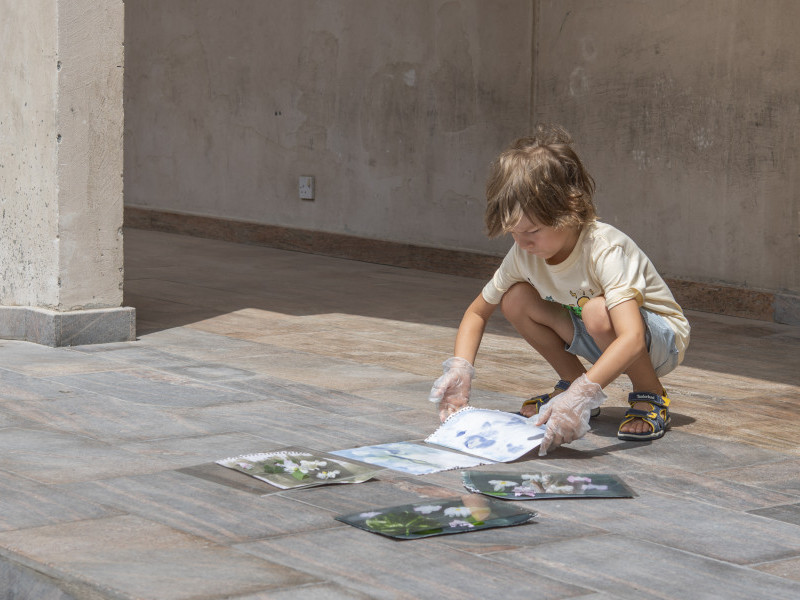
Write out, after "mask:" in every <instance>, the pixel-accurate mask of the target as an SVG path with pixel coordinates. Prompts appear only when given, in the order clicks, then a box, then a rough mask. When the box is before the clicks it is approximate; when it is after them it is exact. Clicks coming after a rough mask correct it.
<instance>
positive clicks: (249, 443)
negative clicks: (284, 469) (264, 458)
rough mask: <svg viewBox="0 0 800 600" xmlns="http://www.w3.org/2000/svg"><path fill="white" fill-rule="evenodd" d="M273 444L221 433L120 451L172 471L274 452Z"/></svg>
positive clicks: (132, 444) (130, 444)
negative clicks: (164, 463) (161, 463)
mask: <svg viewBox="0 0 800 600" xmlns="http://www.w3.org/2000/svg"><path fill="white" fill-rule="evenodd" d="M274 446H275V444H272V443H270V442H267V441H265V440H264V439H263V438H260V437H258V436H255V435H252V434H250V433H239V432H233V433H220V434H216V435H198V436H191V437H176V438H161V439H158V440H152V441H144V442H140V441H134V442H128V443H123V444H120V445H119V446H118V447H119V448H120V449H121V450H125V451H127V452H132V453H134V454H138V455H140V456H145V457H151V458H158V459H160V460H164V461H169V463H170V465H171V467H173V468H177V467H192V466H195V465H199V464H202V463H213V462H214V461H217V460H221V459H223V458H228V457H230V456H239V455H241V454H255V453H257V452H266V451H268V450H274V449H275V447H274Z"/></svg>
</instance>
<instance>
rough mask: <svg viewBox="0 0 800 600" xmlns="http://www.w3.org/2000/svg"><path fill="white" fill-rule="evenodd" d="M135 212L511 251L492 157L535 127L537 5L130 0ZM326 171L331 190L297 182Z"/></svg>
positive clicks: (130, 186) (129, 186) (322, 181)
mask: <svg viewBox="0 0 800 600" xmlns="http://www.w3.org/2000/svg"><path fill="white" fill-rule="evenodd" d="M125 8H126V35H125V37H126V124H125V196H126V203H127V204H129V205H131V206H139V207H149V208H157V209H161V210H173V211H183V212H188V213H192V214H200V215H210V216H217V217H225V218H230V219H239V220H247V221H254V222H258V223H266V224H271V225H279V226H287V227H297V228H305V229H312V230H319V231H328V232H336V233H345V234H352V235H356V236H362V237H366V238H374V239H383V240H394V241H399V242H406V243H414V244H422V245H429V246H438V247H444V248H456V249H477V250H482V251H489V252H500V251H502V249H504V248H506V247H507V244H505V243H502V242H500V243H490V242H489V241H487V240H486V239H485V236H484V235H483V225H482V221H481V215H482V210H483V189H484V182H485V176H486V172H487V167H488V164H489V162H490V161H491V159H492V158H493V157H494V155H495V154H496V153H497V152H498V151H499V150H500V148H502V147H503V146H504V145H506V144H507V143H508V142H509V141H510V140H511V139H512V138H514V137H516V136H517V135H518V134H519V133H520V132H524V131H525V130H527V128H528V127H529V120H530V93H531V88H530V81H531V52H530V49H531V32H532V27H531V18H532V4H531V2H530V1H529V0H504V1H500V0H493V1H492V2H485V1H484V0H471V1H457V2H454V1H450V2H448V1H440V0H403V1H402V2H398V1H397V0H337V1H335V2H331V1H330V0H319V1H314V0H238V1H235V2H231V1H224V0H170V1H169V2H163V1H161V0H127V1H126V2H125ZM300 175H313V176H315V177H316V200H315V201H313V202H307V201H306V202H304V201H301V200H300V199H299V198H298V192H297V183H298V181H297V180H298V176H300Z"/></svg>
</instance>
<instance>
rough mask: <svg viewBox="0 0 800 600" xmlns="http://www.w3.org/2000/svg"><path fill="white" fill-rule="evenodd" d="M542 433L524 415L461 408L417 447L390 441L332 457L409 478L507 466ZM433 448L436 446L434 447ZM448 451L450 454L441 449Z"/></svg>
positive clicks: (539, 441) (542, 436)
mask: <svg viewBox="0 0 800 600" xmlns="http://www.w3.org/2000/svg"><path fill="white" fill-rule="evenodd" d="M543 438H544V428H542V427H537V426H536V425H534V424H533V421H532V420H531V419H526V418H525V417H523V416H520V415H517V414H513V413H507V412H502V411H499V410H488V409H483V408H472V407H467V408H463V409H461V410H460V411H458V412H456V413H454V414H452V415H450V416H449V417H448V418H447V420H445V422H444V423H442V424H441V425H440V426H439V428H438V429H437V430H436V431H434V432H433V433H432V434H431V435H430V436H428V437H427V438H426V439H425V444H419V443H416V442H392V443H388V444H377V445H374V446H362V447H360V448H350V449H347V450H337V451H335V452H332V454H335V455H337V456H343V457H345V458H351V459H354V460H359V461H362V462H366V463H370V464H375V465H380V466H382V467H386V468H388V469H393V470H396V471H402V472H403V473H409V474H412V475H425V474H428V473H436V472H438V471H446V470H449V469H465V468H469V467H475V466H478V465H486V464H491V463H494V462H508V461H512V460H515V459H517V458H519V457H520V456H522V455H524V454H526V453H528V452H530V451H531V450H533V449H534V448H536V447H537V446H538V445H539V444H541V442H542V439H543ZM436 446H438V447H436ZM442 447H444V448H450V449H451V450H456V451H457V452H452V451H451V450H444V449H443V448H442Z"/></svg>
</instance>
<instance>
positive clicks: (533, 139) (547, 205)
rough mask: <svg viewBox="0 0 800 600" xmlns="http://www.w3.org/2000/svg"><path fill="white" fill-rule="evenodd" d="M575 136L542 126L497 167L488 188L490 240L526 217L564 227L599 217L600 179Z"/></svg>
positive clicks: (503, 156) (499, 159)
mask: <svg viewBox="0 0 800 600" xmlns="http://www.w3.org/2000/svg"><path fill="white" fill-rule="evenodd" d="M571 144H572V138H571V137H570V135H569V134H568V133H567V132H566V131H565V130H564V129H562V128H561V127H559V126H557V125H538V126H537V127H536V131H535V132H534V134H533V135H531V136H528V137H524V138H520V139H518V140H517V141H516V142H514V143H513V144H512V145H511V146H510V147H509V148H508V149H507V150H505V151H503V152H502V153H501V154H500V156H498V157H497V159H496V160H495V161H494V163H492V168H491V172H490V175H489V180H488V182H487V184H486V202H487V204H486V214H485V216H484V219H485V221H486V227H487V229H488V234H489V237H497V236H498V235H500V234H503V233H506V232H508V231H509V230H510V229H512V228H513V227H514V226H515V225H516V224H517V223H519V220H520V219H521V218H522V216H523V215H525V216H527V217H528V218H529V219H532V220H535V221H537V222H539V223H540V224H542V225H546V226H551V227H555V228H556V229H560V228H563V227H581V226H583V225H585V224H586V223H588V222H590V221H593V220H595V219H596V218H597V213H596V211H595V208H594V201H593V200H592V194H593V193H594V179H592V177H591V175H589V173H588V172H587V171H586V169H585V168H584V166H583V163H581V160H580V159H579V158H578V155H577V154H575V151H574V150H573V149H572V146H571Z"/></svg>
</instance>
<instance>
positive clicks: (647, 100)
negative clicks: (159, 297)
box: [125, 0, 800, 322]
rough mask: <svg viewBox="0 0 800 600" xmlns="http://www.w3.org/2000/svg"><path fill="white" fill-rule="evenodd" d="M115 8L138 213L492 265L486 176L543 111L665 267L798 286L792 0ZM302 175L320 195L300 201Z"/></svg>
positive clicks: (699, 277)
mask: <svg viewBox="0 0 800 600" xmlns="http://www.w3.org/2000/svg"><path fill="white" fill-rule="evenodd" d="M126 14H127V25H126V41H127V46H126V49H127V80H126V102H127V104H126V108H127V130H126V163H125V166H126V203H128V204H129V205H130V206H140V207H147V208H154V209H161V210H167V211H177V212H185V213H192V214H196V215H208V216H216V217H222V218H230V219H237V220H243V221H254V222H257V223H265V224H270V225H278V226H285V227H296V228H301V229H310V230H317V231H328V232H335V233H344V234H351V235H356V236H361V237H366V238H373V239H383V240H390V241H399V242H404V243H414V244H420V245H425V246H433V247H438V248H452V249H462V250H472V251H479V252H488V253H495V254H500V253H502V251H503V250H504V249H505V247H506V244H505V243H504V242H497V243H492V242H489V241H487V240H486V239H485V237H484V235H483V227H482V218H481V217H482V204H483V199H482V197H483V188H484V179H485V175H486V170H487V165H488V163H489V162H490V160H491V159H492V158H493V157H494V155H495V154H496V153H497V152H498V151H499V150H500V148H501V147H503V146H505V145H506V144H507V143H508V142H509V141H510V140H511V139H513V138H515V137H517V136H518V135H520V134H523V133H525V132H526V131H528V129H529V127H530V124H531V121H534V120H553V121H559V122H561V123H563V124H564V125H565V126H567V127H568V128H569V129H570V130H572V132H573V134H574V135H575V137H576V138H577V140H578V142H579V143H578V146H579V149H580V150H581V152H582V154H583V155H584V157H585V159H586V162H587V164H588V166H589V168H590V170H591V171H592V173H593V174H594V175H595V177H596V179H597V181H598V186H599V187H598V189H599V191H598V201H599V204H600V210H601V213H602V215H603V217H604V218H605V219H606V220H607V221H609V222H611V223H614V224H616V225H619V226H620V227H621V228H623V229H624V230H626V231H627V232H628V233H630V234H631V235H632V236H633V237H634V238H635V239H636V240H637V241H639V242H640V243H641V244H642V246H643V247H644V248H645V250H646V251H647V252H648V254H650V255H651V256H652V258H653V259H654V260H655V262H656V264H657V265H658V266H659V268H660V269H661V270H662V271H663V272H664V274H666V275H668V276H671V277H675V278H682V279H688V280H692V281H698V282H706V283H715V282H719V283H727V284H730V285H734V286H739V287H746V288H754V289H766V290H770V291H772V292H775V293H786V294H788V296H787V298H789V300H790V301H795V300H796V298H797V297H798V294H799V293H800V245H799V244H800V240H798V230H799V229H800V228H799V226H798V218H799V217H798V208H799V206H798V202H800V200H798V198H800V193H798V177H800V175H798V169H797V168H796V167H797V163H798V144H800V132H798V128H797V127H796V123H797V122H798V117H800V104H798V103H799V102H800V100H798V99H799V98H800V94H798V84H800V75H798V73H800V38H798V37H797V36H796V35H795V32H794V30H793V27H794V24H795V23H797V22H798V19H800V5H798V4H797V3H796V2H793V1H792V0H770V1H768V2H759V3H754V2H746V1H740V0H733V1H731V0H705V1H703V2H699V3H692V2H685V1H683V0H665V1H663V2H655V1H653V2H641V1H639V0H600V1H597V2H590V3H587V2H581V1H579V0H567V1H561V0H558V1H552V0H536V1H534V2H514V1H510V2H494V1H493V2H480V1H467V0H464V1H458V2H445V1H421V0H416V1H414V0H409V1H404V2H393V1H391V0H381V1H375V2H365V1H357V0H343V1H337V2H322V1H313V0H298V1H296V2H264V1H256V0H247V1H240V2H237V3H235V4H230V3H221V2H217V1H216V0H200V1H197V0H174V1H172V2H169V3H165V2H158V1H157V0H129V1H128V2H126ZM532 57H533V58H532ZM533 63H535V64H533ZM531 96H533V97H534V102H533V103H531V101H530V99H531ZM301 174H312V175H315V176H316V177H317V199H316V201H314V202H302V201H300V200H299V199H298V194H297V177H298V176H299V175H301ZM789 317H791V318H790V319H789V321H790V322H795V321H794V320H793V319H795V318H796V317H795V316H793V313H792V314H790V315H789Z"/></svg>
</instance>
